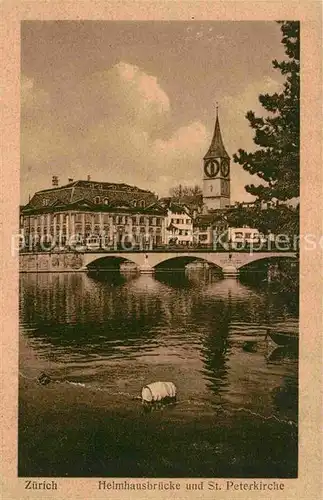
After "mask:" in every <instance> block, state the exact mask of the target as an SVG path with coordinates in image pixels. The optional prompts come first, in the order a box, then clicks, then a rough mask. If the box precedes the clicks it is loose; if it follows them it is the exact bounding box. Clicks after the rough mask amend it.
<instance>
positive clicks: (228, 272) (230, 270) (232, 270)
mask: <svg viewBox="0 0 323 500" xmlns="http://www.w3.org/2000/svg"><path fill="white" fill-rule="evenodd" d="M222 273H223V278H235V277H237V276H239V269H237V268H236V266H234V265H233V264H226V265H225V266H223V268H222Z"/></svg>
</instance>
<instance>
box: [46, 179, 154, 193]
mask: <svg viewBox="0 0 323 500" xmlns="http://www.w3.org/2000/svg"><path fill="white" fill-rule="evenodd" d="M76 186H77V187H84V188H92V189H103V190H116V191H127V192H129V191H134V192H138V191H141V192H142V193H151V191H148V190H147V189H140V188H138V187H137V186H131V185H130V184H123V183H122V184H119V183H117V182H99V181H83V180H79V181H74V182H70V183H68V184H65V185H63V186H57V187H52V188H48V189H42V190H41V191H37V194H40V193H48V192H49V191H59V190H60V189H66V188H72V187H76Z"/></svg>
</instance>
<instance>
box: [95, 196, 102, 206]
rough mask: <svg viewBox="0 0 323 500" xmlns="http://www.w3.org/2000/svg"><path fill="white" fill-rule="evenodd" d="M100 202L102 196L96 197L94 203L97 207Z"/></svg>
mask: <svg viewBox="0 0 323 500" xmlns="http://www.w3.org/2000/svg"><path fill="white" fill-rule="evenodd" d="M100 201H101V200H100V196H96V197H95V198H94V203H96V204H97V205H98V204H99V203H100Z"/></svg>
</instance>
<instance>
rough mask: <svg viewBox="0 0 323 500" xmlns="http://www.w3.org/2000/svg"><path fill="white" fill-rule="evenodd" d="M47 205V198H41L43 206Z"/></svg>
mask: <svg viewBox="0 0 323 500" xmlns="http://www.w3.org/2000/svg"><path fill="white" fill-rule="evenodd" d="M48 205H49V199H48V198H43V207H47V206H48Z"/></svg>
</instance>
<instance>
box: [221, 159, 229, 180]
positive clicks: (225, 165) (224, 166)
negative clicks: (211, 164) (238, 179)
mask: <svg viewBox="0 0 323 500" xmlns="http://www.w3.org/2000/svg"><path fill="white" fill-rule="evenodd" d="M229 171H230V162H229V160H228V159H227V158H223V160H222V161H221V174H222V176H223V177H228V175H229Z"/></svg>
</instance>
